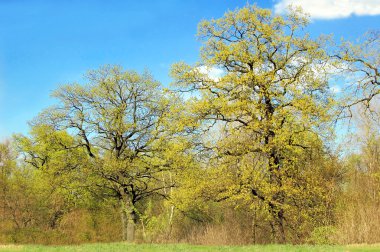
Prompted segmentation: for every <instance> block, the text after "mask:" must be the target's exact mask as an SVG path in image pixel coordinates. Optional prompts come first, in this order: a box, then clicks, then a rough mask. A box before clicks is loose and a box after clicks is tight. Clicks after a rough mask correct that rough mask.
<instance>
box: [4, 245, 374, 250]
mask: <svg viewBox="0 0 380 252" xmlns="http://www.w3.org/2000/svg"><path fill="white" fill-rule="evenodd" d="M0 251H30V252H40V251H41V252H42V251H44V252H45V251H53V252H54V251H55V252H58V251H60V252H68V251H83V252H87V251H88V252H95V251H115V252H119V251H120V252H121V251H126V252H128V251H136V252H161V251H169V252H171V251H173V252H174V251H175V252H177V251H179V252H181V251H190V252H191V251H194V252H213V251H225V252H227V251H228V252H237V251H243V252H244V251H247V252H248V251H252V252H277V251H278V252H290V251H296V252H309V251H310V252H317V251H321V252H324V251H326V252H329V251H331V252H335V251H336V252H340V251H342V252H346V251H347V252H348V251H349V252H365V251H368V252H375V251H380V244H377V245H350V246H311V245H297V246H293V245H255V246H195V245H187V244H169V245H161V244H138V245H134V244H125V243H94V244H83V245H77V246H76V245H73V246H40V245H0Z"/></svg>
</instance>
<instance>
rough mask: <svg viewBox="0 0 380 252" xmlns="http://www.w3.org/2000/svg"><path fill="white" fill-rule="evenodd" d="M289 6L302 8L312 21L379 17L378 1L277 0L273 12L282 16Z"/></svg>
mask: <svg viewBox="0 0 380 252" xmlns="http://www.w3.org/2000/svg"><path fill="white" fill-rule="evenodd" d="M289 5H292V6H300V7H302V9H303V10H304V11H305V12H306V13H309V14H310V15H311V18H312V19H336V18H346V17H349V16H351V15H357V16H365V15H380V0H279V1H278V2H277V4H275V6H274V10H275V12H276V13H277V14H283V13H285V12H286V11H287V9H288V6H289Z"/></svg>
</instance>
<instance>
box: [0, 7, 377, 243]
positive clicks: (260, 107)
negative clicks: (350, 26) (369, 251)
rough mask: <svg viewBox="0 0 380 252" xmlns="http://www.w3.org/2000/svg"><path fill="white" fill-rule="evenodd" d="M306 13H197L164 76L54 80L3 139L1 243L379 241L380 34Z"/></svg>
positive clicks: (113, 70) (113, 73)
mask: <svg viewBox="0 0 380 252" xmlns="http://www.w3.org/2000/svg"><path fill="white" fill-rule="evenodd" d="M307 24H308V19H307V17H306V15H305V14H303V13H302V12H301V11H299V10H289V13H288V14H287V15H286V16H276V15H273V14H272V13H271V12H270V10H267V9H260V8H258V7H256V6H246V7H245V8H242V9H238V10H236V11H232V12H227V13H226V14H225V15H224V17H222V18H220V19H215V20H209V21H203V22H201V23H200V25H199V34H198V35H199V38H200V39H201V40H202V41H203V47H202V49H201V55H200V61H199V62H198V63H197V64H195V65H188V64H186V63H184V62H181V63H177V64H174V65H173V66H172V70H171V76H172V78H173V80H174V83H173V85H172V86H171V87H170V88H163V87H162V86H161V84H160V83H159V82H158V81H156V80H155V79H154V77H153V76H152V75H151V74H150V73H149V72H144V73H137V72H135V71H126V70H123V69H122V68H121V67H119V66H105V67H102V68H100V69H98V70H94V71H90V72H89V73H88V74H87V75H86V80H87V83H85V84H83V85H80V84H76V83H73V84H68V85H63V86H61V87H59V88H58V89H57V90H56V91H54V92H53V94H52V95H53V97H55V98H56V99H57V103H56V105H54V106H52V107H50V108H47V109H45V110H44V111H42V112H41V113H40V114H39V115H38V116H37V117H36V118H35V119H33V120H32V121H31V122H30V133H29V134H28V135H27V136H24V135H20V134H18V135H14V136H13V138H12V139H11V140H9V141H7V142H4V143H2V144H1V145H0V170H1V174H0V176H1V177H0V206H1V209H0V243H8V242H9V243H46V244H59V243H80V242H94V241H103V242H108V241H119V240H126V241H129V242H133V241H135V242H191V243H197V244H249V243H273V242H276V243H361V242H367V243H372V242H380V240H379V239H380V231H379V230H380V217H379V216H380V215H379V214H378V213H379V212H378V209H379V204H380V201H379V198H380V195H379V193H380V160H379V152H380V138H379V134H378V133H379V127H378V124H376V123H375V122H376V112H377V111H376V103H377V101H378V97H377V94H379V90H380V89H379V87H380V85H379V78H380V76H379V58H380V54H379V41H380V40H379V33H377V32H371V33H369V34H368V35H367V36H366V37H365V40H364V41H362V43H360V44H358V43H357V44H353V43H350V42H348V41H345V42H341V43H340V44H335V43H334V42H333V41H332V40H331V38H329V37H320V38H316V39H313V38H311V37H310V36H309V35H308V34H307V32H306V27H307ZM331 84H341V85H342V86H345V87H347V88H346V89H345V91H344V93H343V94H339V95H338V96H337V95H335V94H334V93H333V92H332V90H330V89H329V85H331ZM354 112H356V113H358V114H360V117H358V116H356V117H355V113H354ZM358 118H359V119H358ZM355 120H356V121H360V122H361V126H357V125H358V124H355V123H353V122H354V121H355ZM363 122H365V123H363ZM337 125H340V128H339V127H337ZM342 125H348V127H350V128H351V129H352V130H351V132H352V133H353V136H351V138H350V139H352V140H353V141H354V142H355V143H356V144H352V146H353V147H354V151H349V150H348V149H340V148H337V147H336V146H335V144H334V143H335V140H336V138H337V137H336V136H335V133H334V132H338V135H343V134H342V132H343V130H342ZM355 125H356V127H354V126H355ZM363 125H364V126H363Z"/></svg>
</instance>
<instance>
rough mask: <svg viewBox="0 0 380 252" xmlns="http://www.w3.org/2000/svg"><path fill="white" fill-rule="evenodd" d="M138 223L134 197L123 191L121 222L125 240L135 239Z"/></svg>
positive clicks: (132, 240) (131, 240)
mask: <svg viewBox="0 0 380 252" xmlns="http://www.w3.org/2000/svg"><path fill="white" fill-rule="evenodd" d="M136 223H137V213H136V210H135V206H134V204H133V202H132V199H131V198H130V197H129V196H128V195H126V194H125V193H123V194H122V197H121V224H122V239H123V241H127V242H134V241H135V232H136Z"/></svg>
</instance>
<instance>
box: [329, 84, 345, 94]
mask: <svg viewBox="0 0 380 252" xmlns="http://www.w3.org/2000/svg"><path fill="white" fill-rule="evenodd" d="M330 91H331V92H332V93H334V94H338V93H340V92H342V89H341V88H340V87H339V86H337V85H333V86H331V87H330Z"/></svg>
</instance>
